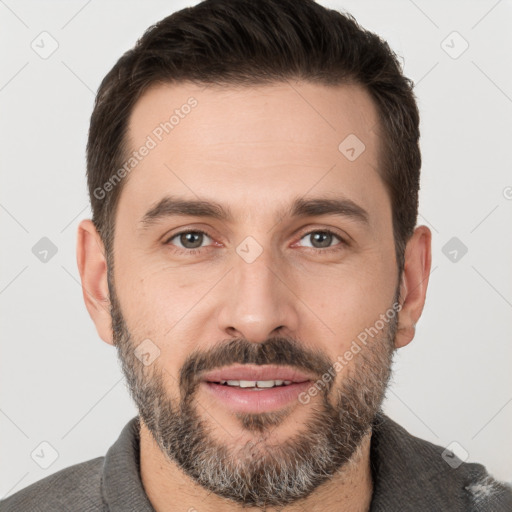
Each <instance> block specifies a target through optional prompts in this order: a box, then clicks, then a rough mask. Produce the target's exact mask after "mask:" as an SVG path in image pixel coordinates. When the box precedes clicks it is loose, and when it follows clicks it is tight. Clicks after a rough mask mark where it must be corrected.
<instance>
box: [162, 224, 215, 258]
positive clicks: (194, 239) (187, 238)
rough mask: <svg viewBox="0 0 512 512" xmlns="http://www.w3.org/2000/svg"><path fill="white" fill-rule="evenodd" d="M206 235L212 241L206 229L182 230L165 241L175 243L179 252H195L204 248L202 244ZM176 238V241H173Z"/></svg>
mask: <svg viewBox="0 0 512 512" xmlns="http://www.w3.org/2000/svg"><path fill="white" fill-rule="evenodd" d="M205 237H206V238H208V239H209V240H210V241H211V240H212V239H211V238H210V236H208V234H207V233H206V232H205V231H201V230H197V229H196V230H193V231H181V232H180V233H176V234H174V235H173V236H172V237H170V238H169V239H167V241H166V242H165V243H166V244H169V243H172V245H175V246H176V248H177V251H178V252H189V253H195V252H199V251H200V250H201V249H202V248H203V247H201V246H202V244H203V242H204V238H205ZM175 239H176V242H173V240H175ZM194 249H198V251H195V250H194Z"/></svg>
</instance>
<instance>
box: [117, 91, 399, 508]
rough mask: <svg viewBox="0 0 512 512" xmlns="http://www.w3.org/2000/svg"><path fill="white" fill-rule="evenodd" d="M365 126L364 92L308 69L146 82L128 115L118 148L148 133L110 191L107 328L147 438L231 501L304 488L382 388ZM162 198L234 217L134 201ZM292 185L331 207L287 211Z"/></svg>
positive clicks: (381, 213) (385, 204)
mask: <svg viewBox="0 0 512 512" xmlns="http://www.w3.org/2000/svg"><path fill="white" fill-rule="evenodd" d="M292 85H293V87H292ZM190 97H193V98H194V99H195V101H194V105H195V106H194V107H193V108H190V109H188V108H186V109H183V110H181V115H180V116H179V122H178V123H176V125H175V126H174V127H173V128H172V129H170V130H169V127H167V129H168V130H169V133H166V132H165V131H163V130H162V129H160V130H158V127H159V126H160V123H162V122H165V121H168V120H169V118H170V116H171V115H172V114H173V112H174V111H175V110H176V109H178V110H179V109H180V107H182V105H185V104H187V100H188V99H189V98H190ZM195 102H197V103H195ZM189 104H190V103H189ZM184 112H188V113H187V114H185V113H184ZM377 122H378V118H377V112H376V109H375V107H374V105H373V103H372V102H371V99H370V98H369V96H368V95H367V94H366V93H365V92H364V91H363V90H362V89H360V88H358V87H356V86H339V87H326V86H320V85H312V84H305V83H295V84H276V85H272V86H264V87H251V88H239V89H235V88H229V89H221V88H218V87H209V88H202V87H198V86H194V85H191V84H180V85H159V86H155V87H152V88H151V89H149V90H148V91H146V93H145V94H144V95H143V96H142V97H141V99H140V100H139V101H138V102H137V104H136V106H135V108H134V111H133V113H132V115H131V118H130V123H129V142H130V147H131V149H132V150H137V149H138V148H140V147H141V146H142V145H144V144H147V142H148V140H149V139H148V136H150V138H151V140H152V141H153V142H154V143H155V144H152V143H150V144H149V146H152V147H151V149H150V150H149V151H148V152H147V155H146V156H145V157H144V158H142V159H141V160H140V162H138V164H137V166H136V167H135V168H134V169H133V170H132V171H131V173H130V174H129V176H128V177H127V178H125V179H126V182H125V183H124V188H123V191H122V194H121V197H120V201H119V205H118V210H117V215H116V221H115V222H116V234H115V240H114V256H113V259H114V264H115V270H114V272H113V275H111V276H110V278H111V301H112V320H113V331H114V342H115V343H116V345H117V347H118V351H119V357H120V359H121V361H122V362H123V370H124V372H125V374H126V377H127V380H128V383H129V385H130V390H131V392H132V394H133V397H134V399H135V401H136V403H137V406H138V408H139V410H140V414H141V419H142V420H143V422H144V423H145V425H146V426H147V428H148V429H149V431H150V432H151V433H152V435H153V436H154V438H155V440H156V441H157V443H158V446H159V447H160V449H161V450H162V452H163V453H164V454H165V455H167V456H168V457H169V459H170V460H172V461H174V462H175V463H177V464H178V465H179V466H180V467H181V468H182V469H183V470H184V471H185V472H186V473H187V474H189V476H191V477H192V478H193V479H194V480H195V481H197V482H198V483H200V484H201V485H203V486H204V487H205V488H207V489H209V490H211V491H213V492H216V493H217V494H219V495H222V496H225V497H228V498H231V499H233V500H235V501H238V502H239V503H245V504H250V503H252V504H255V505H261V504H263V503H266V504H267V505H272V504H275V505H279V504H280V505H284V504H286V503H291V502H292V501H294V500H296V499H299V498H303V497H305V496H307V495H308V494H309V493H310V492H311V491H312V490H313V489H315V488H316V487H317V486H318V485H320V484H321V483H322V482H323V481H325V480H326V479H327V477H328V475H329V474H333V473H334V472H335V471H336V470H338V469H342V468H343V467H344V466H346V463H347V461H349V460H350V459H351V458H353V457H354V456H355V454H356V451H357V450H356V449H357V447H358V445H359V444H360V442H361V439H362V438H363V437H364V434H366V433H368V429H369V428H370V424H371V421H372V420H373V418H374V415H375V412H376V411H377V410H378V409H379V407H380V404H381V402H382V399H383V395H384V391H385V387H386V384H387V381H388V378H389V372H390V367H391V360H392V354H393V340H394V335H395V332H396V314H393V313H396V311H395V309H396V308H393V305H394V303H395V302H396V300H397V292H398V288H397V285H398V272H397V265H396V260H395V249H394V240H393V230H392V212H391V206H390V199H389V197H388V194H387V191H386V189H385V186H384V184H383V182H382V180H381V178H380V176H379V174H378V172H377V168H378V166H379V155H378V149H379V139H378V133H377ZM354 136H356V137H357V138H358V139H359V142H358V141H357V139H355V138H354ZM347 137H349V139H347V142H345V143H344V144H342V145H341V150H340V149H339V146H340V143H342V141H344V140H345V139H346V138H347ZM160 139H161V140H160ZM361 141H362V143H363V144H364V151H362V152H361V149H362V148H363V146H362V145H361ZM350 148H354V150H353V151H352V150H351V149H350ZM354 156H356V158H355V159H354ZM167 196H169V197H170V196H172V197H173V198H174V199H177V198H179V199H180V200H183V201H197V200H201V201H207V202H208V201H212V202H216V203H219V204H220V205H221V206H222V207H223V208H224V209H225V210H226V211H227V212H228V213H230V214H231V216H230V217H225V218H222V219H221V218H216V217H212V216H199V215H197V212H196V213H195V214H191V213H192V212H189V214H187V215H182V214H177V212H176V210H174V213H173V214H172V215H165V216H162V215H158V216H155V215H147V213H148V212H150V211H151V210H153V214H154V213H155V210H154V207H155V206H156V205H157V204H158V203H160V201H161V200H162V199H163V198H165V197H167ZM297 199H300V200H302V201H308V200H311V199H336V200H342V201H344V203H343V204H342V205H341V206H342V207H343V208H342V209H341V210H340V211H339V212H337V213H336V212H332V211H330V210H329V211H330V213H326V211H325V210H324V212H321V211H319V210H316V211H315V212H313V211H312V210H311V209H310V210H309V211H308V210H307V209H304V208H303V211H302V215H293V214H294V209H293V207H292V206H293V203H294V201H296V200H297ZM317 206H318V205H317ZM324 206H325V204H324ZM160 210H162V209H160ZM171 210H172V208H167V210H166V211H167V213H172V212H171ZM160 213H161V211H160ZM295 213H297V212H295ZM143 219H146V221H143ZM198 231H199V232H198ZM200 231H203V232H205V233H206V234H201V233H200ZM326 231H327V232H326ZM329 232H331V233H332V234H330V233H329ZM390 311H392V313H390ZM386 313H387V316H386ZM382 315H384V316H385V317H386V320H385V321H383V320H382V318H383V316H382ZM376 331H378V332H377V333H376ZM363 333H366V337H365V335H364V334H363ZM368 333H371V334H370V335H369V334H368ZM362 340H365V342H363V341H362ZM354 342H355V344H354ZM141 344H142V345H141ZM139 345H140V348H139V349H137V347H138V346H139ZM356 347H358V348H359V350H357V348H356ZM136 349H137V350H136ZM347 352H350V353H351V354H352V357H351V356H350V355H348V356H347ZM141 353H145V354H148V355H146V356H142V357H141ZM139 358H140V359H142V362H141V360H140V359H139ZM336 361H337V362H338V363H339V364H338V365H335V362H336ZM228 368H229V370H231V371H232V373H228V372H227V371H226V369H228ZM265 372H268V373H265ZM286 372H288V373H286ZM329 372H330V373H329ZM325 374H330V375H331V378H330V379H329V378H327V379H325V378H324V380H323V386H322V385H319V383H318V382H320V383H321V382H322V376H323V375H325ZM280 377H281V378H280ZM225 380H227V381H235V382H230V383H227V384H222V383H221V382H223V381H225ZM275 380H278V381H279V380H284V381H286V382H284V383H283V385H282V386H276V387H272V388H270V387H267V386H272V385H275V384H276V383H275ZM237 381H247V382H237ZM254 381H257V382H258V383H257V384H256V386H255V385H254ZM272 381H274V382H272ZM289 381H291V383H289ZM315 383H316V390H317V391H316V393H315V392H314V391H312V389H313V388H314V387H315V386H314V385H315ZM277 384H280V383H279V382H278V383H277ZM245 385H247V386H249V387H247V388H245V387H240V386H245ZM259 386H261V387H262V389H259V388H258V387H259Z"/></svg>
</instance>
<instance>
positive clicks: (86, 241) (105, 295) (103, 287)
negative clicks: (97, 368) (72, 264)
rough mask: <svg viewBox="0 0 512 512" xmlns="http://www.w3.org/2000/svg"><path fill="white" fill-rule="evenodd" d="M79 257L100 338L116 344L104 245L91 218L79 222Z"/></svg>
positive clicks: (87, 301)
mask: <svg viewBox="0 0 512 512" xmlns="http://www.w3.org/2000/svg"><path fill="white" fill-rule="evenodd" d="M76 260H77V264H78V271H79V272H80V278H81V281H82V294H83V297H84V302H85V306H86V308H87V311H89V315H90V316H91V318H92V320H93V322H94V324H95V325H96V330H97V331H98V334H99V336H100V338H101V339H102V340H103V341H105V342H106V343H109V344H110V345H113V344H114V343H113V336H112V319H111V316H110V298H109V291H108V281H107V260H106V256H105V247H104V246H103V242H102V240H101V237H100V235H99V233H98V231H97V230H96V227H95V226H94V224H93V222H92V221H91V220H90V219H85V220H83V221H82V222H80V224H79V226H78V237H77V245H76Z"/></svg>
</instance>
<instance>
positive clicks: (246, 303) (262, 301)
mask: <svg viewBox="0 0 512 512" xmlns="http://www.w3.org/2000/svg"><path fill="white" fill-rule="evenodd" d="M270 252H271V251H270V250H264V251H263V252H262V253H261V254H260V255H259V256H258V257H257V258H256V259H255V260H254V261H252V262H251V263H249V262H247V261H245V260H244V259H243V258H242V257H235V258H234V267H233V269H232V270H231V272H229V274H228V276H226V277H227V279H226V282H224V288H223V290H224V293H225V295H224V297H225V299H223V300H222V303H221V306H220V311H219V313H218V323H219V328H220V329H221V330H222V331H223V332H225V333H226V334H227V335H228V337H232V336H233V337H243V338H245V339H246V340H248V341H250V342H254V343H262V342H264V341H265V340H267V339H268V338H269V337H273V336H277V335H290V333H292V332H296V330H297V328H298V320H299V312H298V311H297V306H298V305H299V304H300V300H299V299H298V298H297V296H296V295H295V294H294V292H293V280H292V279H291V277H290V276H289V275H288V274H287V273H286V271H285V270H283V269H280V268H279V267H278V266H277V265H276V264H275V261H272V258H271V254H270Z"/></svg>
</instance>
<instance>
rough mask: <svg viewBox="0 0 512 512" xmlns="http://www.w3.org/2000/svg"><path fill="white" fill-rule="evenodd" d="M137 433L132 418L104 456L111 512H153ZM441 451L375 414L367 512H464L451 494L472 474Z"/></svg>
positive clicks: (104, 483)
mask: <svg viewBox="0 0 512 512" xmlns="http://www.w3.org/2000/svg"><path fill="white" fill-rule="evenodd" d="M139 427H140V424H139V417H138V416H136V417H135V418H132V419H131V420H130V421H129V422H128V423H127V424H126V426H125V427H124V428H123V430H122V431H121V434H120V436H119V438H118V439H117V441H116V442H115V443H114V444H113V445H112V446H111V447H110V449H109V450H108V452H107V455H106V456H105V461H104V467H103V477H102V494H103V499H104V500H105V501H106V503H107V504H108V506H109V510H110V511H111V512H125V511H126V510H137V511H139V512H154V509H153V507H152V505H151V502H150V501H149V499H148V497H147V495H146V493H145V491H144V487H143V485H142V480H141V477H140V430H139ZM442 451H443V449H442V447H439V446H435V445H433V444H431V443H429V442H427V441H424V440H422V439H419V438H417V437H414V436H412V435H411V434H409V433H408V432H407V431H406V430H405V429H404V428H403V427H401V426H400V425H398V424H397V423H395V422H394V421H393V420H391V419H390V418H389V417H388V416H386V415H385V414H383V413H382V411H380V412H379V413H377V415H376V418H375V421H374V424H373V431H372V438H371V448H370V467H371V471H372V478H373V495H372V501H371V506H370V512H380V511H384V510H398V509H399V508H401V509H403V507H406V508H407V509H408V510H415V511H416V512H422V511H424V510H425V511H426V512H430V511H431V510H434V509H436V503H437V502H438V503H439V506H437V509H441V508H443V507H446V506H448V505H451V507H450V508H449V510H453V511H455V510H463V509H462V508H461V503H462V497H461V495H460V492H454V489H455V488H456V489H458V490H462V489H463V488H464V486H465V485H466V484H467V483H468V476H469V475H470V474H471V476H472V477H475V476H476V474H472V473H473V471H470V472H469V474H468V471H459V472H455V471H454V470H453V468H451V467H450V466H449V464H448V463H447V462H445V460H443V458H442ZM460 469H462V468H460ZM477 472H480V471H477ZM427 504H428V509H427V508H425V507H426V506H427ZM432 507H433V508H432ZM445 509H446V508H445Z"/></svg>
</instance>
